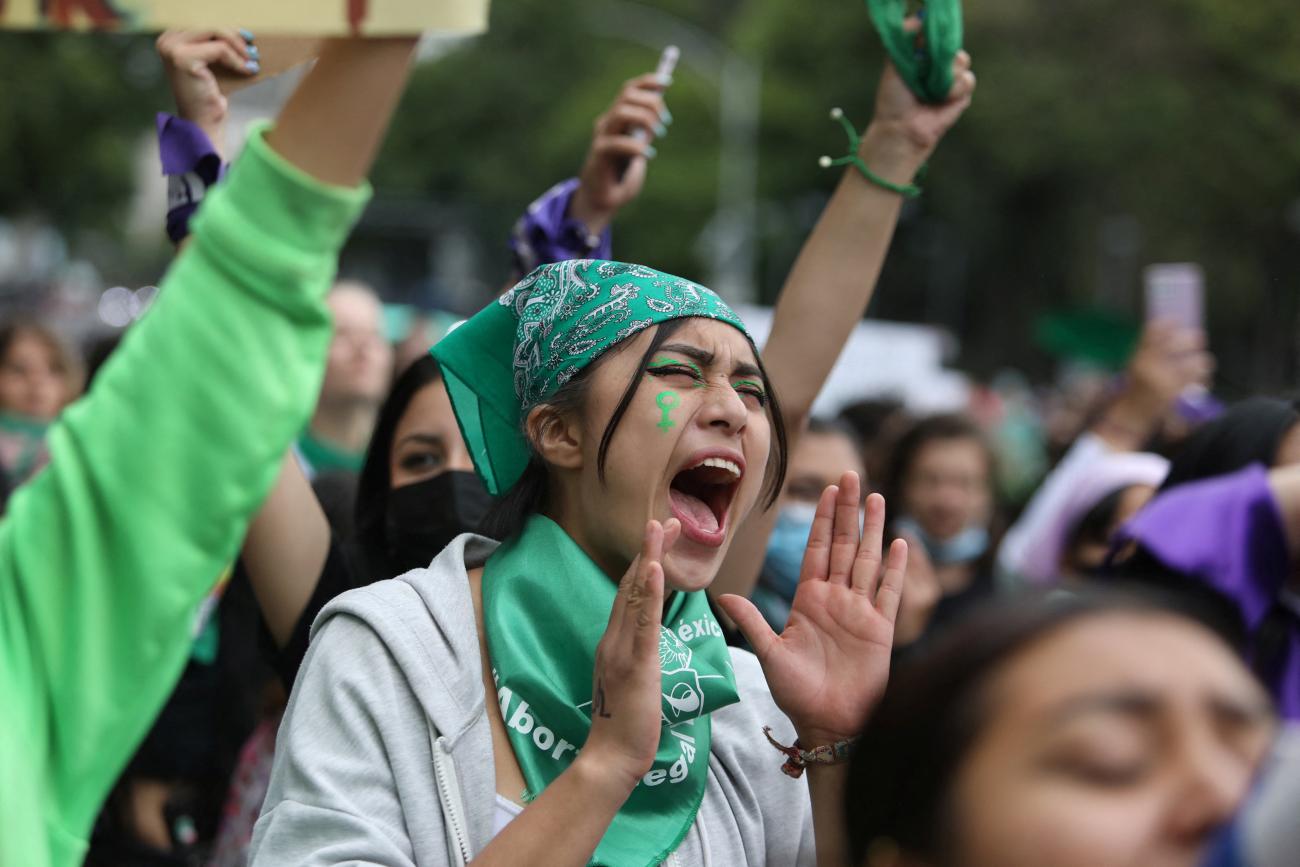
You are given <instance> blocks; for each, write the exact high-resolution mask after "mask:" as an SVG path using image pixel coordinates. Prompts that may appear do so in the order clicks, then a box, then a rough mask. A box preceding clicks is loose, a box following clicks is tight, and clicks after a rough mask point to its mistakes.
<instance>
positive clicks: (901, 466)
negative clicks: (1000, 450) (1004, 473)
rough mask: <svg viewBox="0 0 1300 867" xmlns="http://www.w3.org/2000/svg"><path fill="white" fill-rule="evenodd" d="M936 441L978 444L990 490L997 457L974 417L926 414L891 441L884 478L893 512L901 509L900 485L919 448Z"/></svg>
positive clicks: (887, 502) (953, 414) (901, 485)
mask: <svg viewBox="0 0 1300 867" xmlns="http://www.w3.org/2000/svg"><path fill="white" fill-rule="evenodd" d="M938 440H970V441H972V442H975V443H977V444H978V445H979V447H980V451H981V452H983V454H984V460H985V463H986V464H987V466H988V473H989V479H988V483H989V488H990V490H992V488H993V483H994V477H995V476H996V474H997V459H996V458H995V456H994V454H993V447H992V446H990V445H989V441H988V437H987V436H985V434H984V431H983V429H981V428H980V426H979V425H978V424H976V423H975V422H974V420H972V419H971V418H969V417H968V416H965V415H961V414H960V413H941V414H939V415H931V416H926V417H925V418H922V419H920V420H918V421H916V422H914V423H913V424H912V426H911V427H909V428H908V429H907V430H906V431H904V433H903V435H902V436H901V437H899V439H898V442H897V443H895V444H894V449H893V454H892V455H891V457H890V461H889V467H888V469H887V471H886V473H885V479H884V494H885V503H886V505H888V506H890V507H892V510H893V512H894V514H896V515H897V514H901V512H902V508H903V485H904V482H905V481H906V479H907V475H908V473H910V472H911V471H912V465H913V464H914V463H916V458H917V456H918V455H919V454H920V453H921V449H922V447H924V446H926V445H928V444H930V443H932V442H936V441H938Z"/></svg>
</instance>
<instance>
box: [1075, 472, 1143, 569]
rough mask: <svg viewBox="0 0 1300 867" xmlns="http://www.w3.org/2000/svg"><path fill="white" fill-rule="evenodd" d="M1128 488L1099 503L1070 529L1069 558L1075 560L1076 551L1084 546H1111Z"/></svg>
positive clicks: (1112, 492)
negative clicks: (1116, 520) (1112, 528)
mask: <svg viewBox="0 0 1300 867" xmlns="http://www.w3.org/2000/svg"><path fill="white" fill-rule="evenodd" d="M1127 491H1128V487H1122V488H1116V489H1115V490H1113V491H1111V492H1110V493H1109V494H1107V495H1106V496H1104V497H1102V498H1101V499H1100V500H1098V501H1097V503H1096V505H1094V506H1093V507H1092V508H1091V509H1089V510H1088V511H1086V512H1084V513H1083V517H1081V518H1079V520H1078V521H1077V522H1076V523H1075V524H1074V526H1072V527H1070V528H1069V529H1068V531H1067V532H1066V535H1065V547H1064V548H1063V550H1064V551H1065V553H1066V555H1067V557H1068V558H1073V556H1074V551H1075V549H1076V548H1079V547H1080V546H1082V545H1109V544H1110V538H1111V533H1110V531H1111V526H1112V525H1113V524H1114V523H1115V516H1116V515H1117V514H1118V513H1119V507H1120V504H1121V503H1122V502H1123V501H1124V494H1125V493H1126V492H1127Z"/></svg>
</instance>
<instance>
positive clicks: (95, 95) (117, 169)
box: [0, 32, 170, 234]
mask: <svg viewBox="0 0 1300 867" xmlns="http://www.w3.org/2000/svg"><path fill="white" fill-rule="evenodd" d="M166 94H167V90H166V86H165V84H164V82H163V80H162V74H161V70H160V69H159V67H158V61H157V58H156V57H154V55H153V41H152V39H150V38H148V37H139V36H130V37H128V36H105V35H102V34H101V35H95V36H87V35H83V34H54V33H2V32H0V156H2V157H3V159H2V160H0V215H5V216H12V215H15V214H24V213H40V214H42V215H44V216H45V217H46V218H47V219H50V220H51V221H52V222H54V224H55V225H57V226H58V227H59V228H61V229H63V230H65V231H67V232H69V233H70V234H74V233H75V232H76V230H78V229H82V228H107V227H111V226H112V225H113V223H114V221H115V220H116V218H117V217H118V216H120V214H121V210H122V208H123V206H124V205H125V203H126V202H127V201H128V200H129V197H130V195H131V192H132V190H131V184H132V182H133V177H132V166H133V160H134V157H135V147H136V146H137V144H138V142H139V140H140V137H141V135H142V134H143V133H145V132H146V131H147V130H148V128H149V125H150V124H151V123H152V121H153V111H155V110H157V109H158V108H160V107H163V106H166V105H168V104H170V99H169V98H168V97H167V95H166Z"/></svg>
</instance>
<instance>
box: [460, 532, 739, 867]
mask: <svg viewBox="0 0 1300 867" xmlns="http://www.w3.org/2000/svg"><path fill="white" fill-rule="evenodd" d="M617 593H618V586H617V585H616V584H615V583H614V582H613V581H612V580H611V579H610V577H609V576H608V575H606V574H605V573H604V572H602V571H601V570H600V567H598V566H597V565H596V564H595V563H593V562H592V561H591V558H590V557H588V556H587V554H586V553H585V552H584V551H583V550H582V548H581V547H579V546H578V544H577V543H576V542H574V541H573V540H572V539H571V538H569V536H568V534H567V533H565V532H564V530H563V529H562V528H561V527H560V526H559V525H558V524H556V523H555V522H554V521H552V520H550V519H549V518H545V517H543V516H541V515H533V516H532V517H531V518H530V519H529V520H528V523H527V525H526V526H525V527H524V530H523V532H522V533H521V534H520V535H519V536H517V537H516V538H514V539H511V540H508V541H506V542H505V543H503V544H502V545H501V547H500V548H498V549H497V550H496V551H495V552H494V553H493V554H492V556H491V557H490V558H489V559H488V561H487V564H486V565H485V566H484V567H483V629H484V632H485V634H486V635H487V645H488V657H489V659H490V661H491V664H492V671H493V677H494V679H495V680H496V687H497V701H498V702H499V703H500V705H501V718H502V720H503V721H504V722H505V724H506V734H507V735H508V736H509V738H510V746H511V747H512V748H513V749H514V754H515V758H516V759H517V760H518V761H519V767H520V770H522V771H523V774H524V781H525V782H526V783H527V784H528V791H529V793H530V795H532V796H536V795H538V794H540V793H541V792H542V790H543V789H545V788H546V786H547V785H549V784H550V783H551V782H552V781H553V780H554V779H555V778H556V777H558V776H559V775H560V774H561V773H563V772H564V770H565V769H566V768H568V767H569V765H570V764H572V762H573V759H574V757H575V756H576V755H577V752H576V751H577V749H580V748H581V747H582V745H583V744H584V743H585V742H586V740H587V735H588V733H589V732H590V731H591V697H592V673H593V671H594V669H595V664H596V645H597V644H598V643H599V642H600V639H601V637H602V636H603V635H604V634H605V628H606V625H607V624H608V622H609V612H610V610H611V609H612V608H613V606H614V597H615V596H616V595H617ZM659 664H660V668H661V677H662V685H661V687H660V691H661V696H662V704H661V710H660V713H661V722H662V724H663V728H662V729H661V730H660V735H659V751H658V752H657V753H656V755H655V761H654V764H653V765H652V766H651V769H650V771H649V772H648V773H647V774H646V775H645V776H644V777H642V779H641V782H639V783H637V786H636V788H635V789H633V790H632V794H631V796H629V797H628V799H627V801H626V802H625V803H624V804H623V806H622V808H620V809H619V811H618V813H617V815H615V816H614V821H613V822H612V823H610V826H609V829H608V830H607V831H606V832H605V836H604V837H602V838H601V841H600V843H599V845H597V847H596V852H595V854H594V855H593V856H592V860H591V862H590V863H591V864H599V865H611V867H651V865H655V864H659V863H660V862H662V861H663V860H664V859H665V858H666V857H668V854H669V853H671V852H672V851H673V850H674V849H676V848H677V846H678V845H679V844H680V843H681V841H682V838H683V837H685V836H686V832H687V831H689V830H690V827H691V825H692V824H693V823H694V822H695V816H696V813H697V812H698V811H699V809H700V802H701V801H702V800H703V799H704V789H705V784H706V783H707V781H708V774H709V748H710V745H711V740H710V738H711V733H712V723H711V721H710V718H709V714H710V713H712V712H713V711H715V710H718V709H719V708H722V707H725V706H727V705H729V704H733V703H735V702H736V701H738V700H739V695H738V694H737V692H736V678H735V673H734V672H733V671H732V667H731V656H730V653H729V651H728V650H727V645H726V642H725V641H724V640H723V638H722V628H721V627H720V626H719V625H718V622H717V620H715V619H714V617H713V614H712V613H711V612H710V611H709V603H708V600H707V599H706V598H705V596H704V592H703V591H698V592H695V593H674V594H672V595H671V596H670V597H669V600H668V604H667V606H666V608H665V610H664V615H663V625H662V626H661V627H660V635H659ZM756 748H757V746H756Z"/></svg>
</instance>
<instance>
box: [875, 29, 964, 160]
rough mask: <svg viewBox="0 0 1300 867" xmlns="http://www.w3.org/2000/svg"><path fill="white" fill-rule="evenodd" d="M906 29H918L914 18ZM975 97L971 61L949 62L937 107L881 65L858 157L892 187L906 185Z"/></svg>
mask: <svg viewBox="0 0 1300 867" xmlns="http://www.w3.org/2000/svg"><path fill="white" fill-rule="evenodd" d="M907 27H908V29H909V30H910V31H912V32H914V33H916V32H919V31H920V29H921V24H920V21H919V20H917V19H916V18H915V17H913V18H910V19H908V22H907ZM974 94H975V73H974V72H972V71H971V57H970V55H969V54H967V53H966V52H965V51H959V52H957V56H956V57H955V58H953V62H952V90H950V91H949V92H948V98H947V100H945V101H944V102H942V103H940V104H938V105H931V104H929V103H925V102H921V101H920V100H919V99H917V97H916V94H914V93H912V91H911V90H910V89H909V88H908V86H907V85H906V84H904V83H903V79H902V78H901V77H899V75H898V71H897V70H896V69H894V64H892V63H890V62H889V61H888V60H886V61H885V68H884V71H882V72H881V74H880V85H879V86H878V87H877V88H876V109H875V114H874V115H873V116H872V118H871V125H870V126H868V127H867V131H866V132H865V133H864V134H863V136H862V146H861V148H860V149H859V153H858V155H859V156H861V157H862V159H863V161H864V162H866V164H867V166H868V167H870V168H871V169H872V170H873V171H875V172H877V173H879V174H882V175H884V176H885V177H886V178H887V179H889V180H891V181H894V182H895V183H911V182H912V179H913V178H914V177H915V176H916V173H917V172H918V171H920V169H921V166H923V165H925V163H926V161H927V160H928V159H929V158H930V155H931V154H932V153H934V149H935V147H937V146H938V144H939V141H940V139H942V138H943V136H944V134H945V133H947V132H948V130H949V129H951V128H952V126H953V124H955V123H956V122H957V119H958V118H960V117H961V116H962V113H963V112H965V111H966V109H967V107H968V106H969V105H970V103H971V98H972V97H973V96H974Z"/></svg>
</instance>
